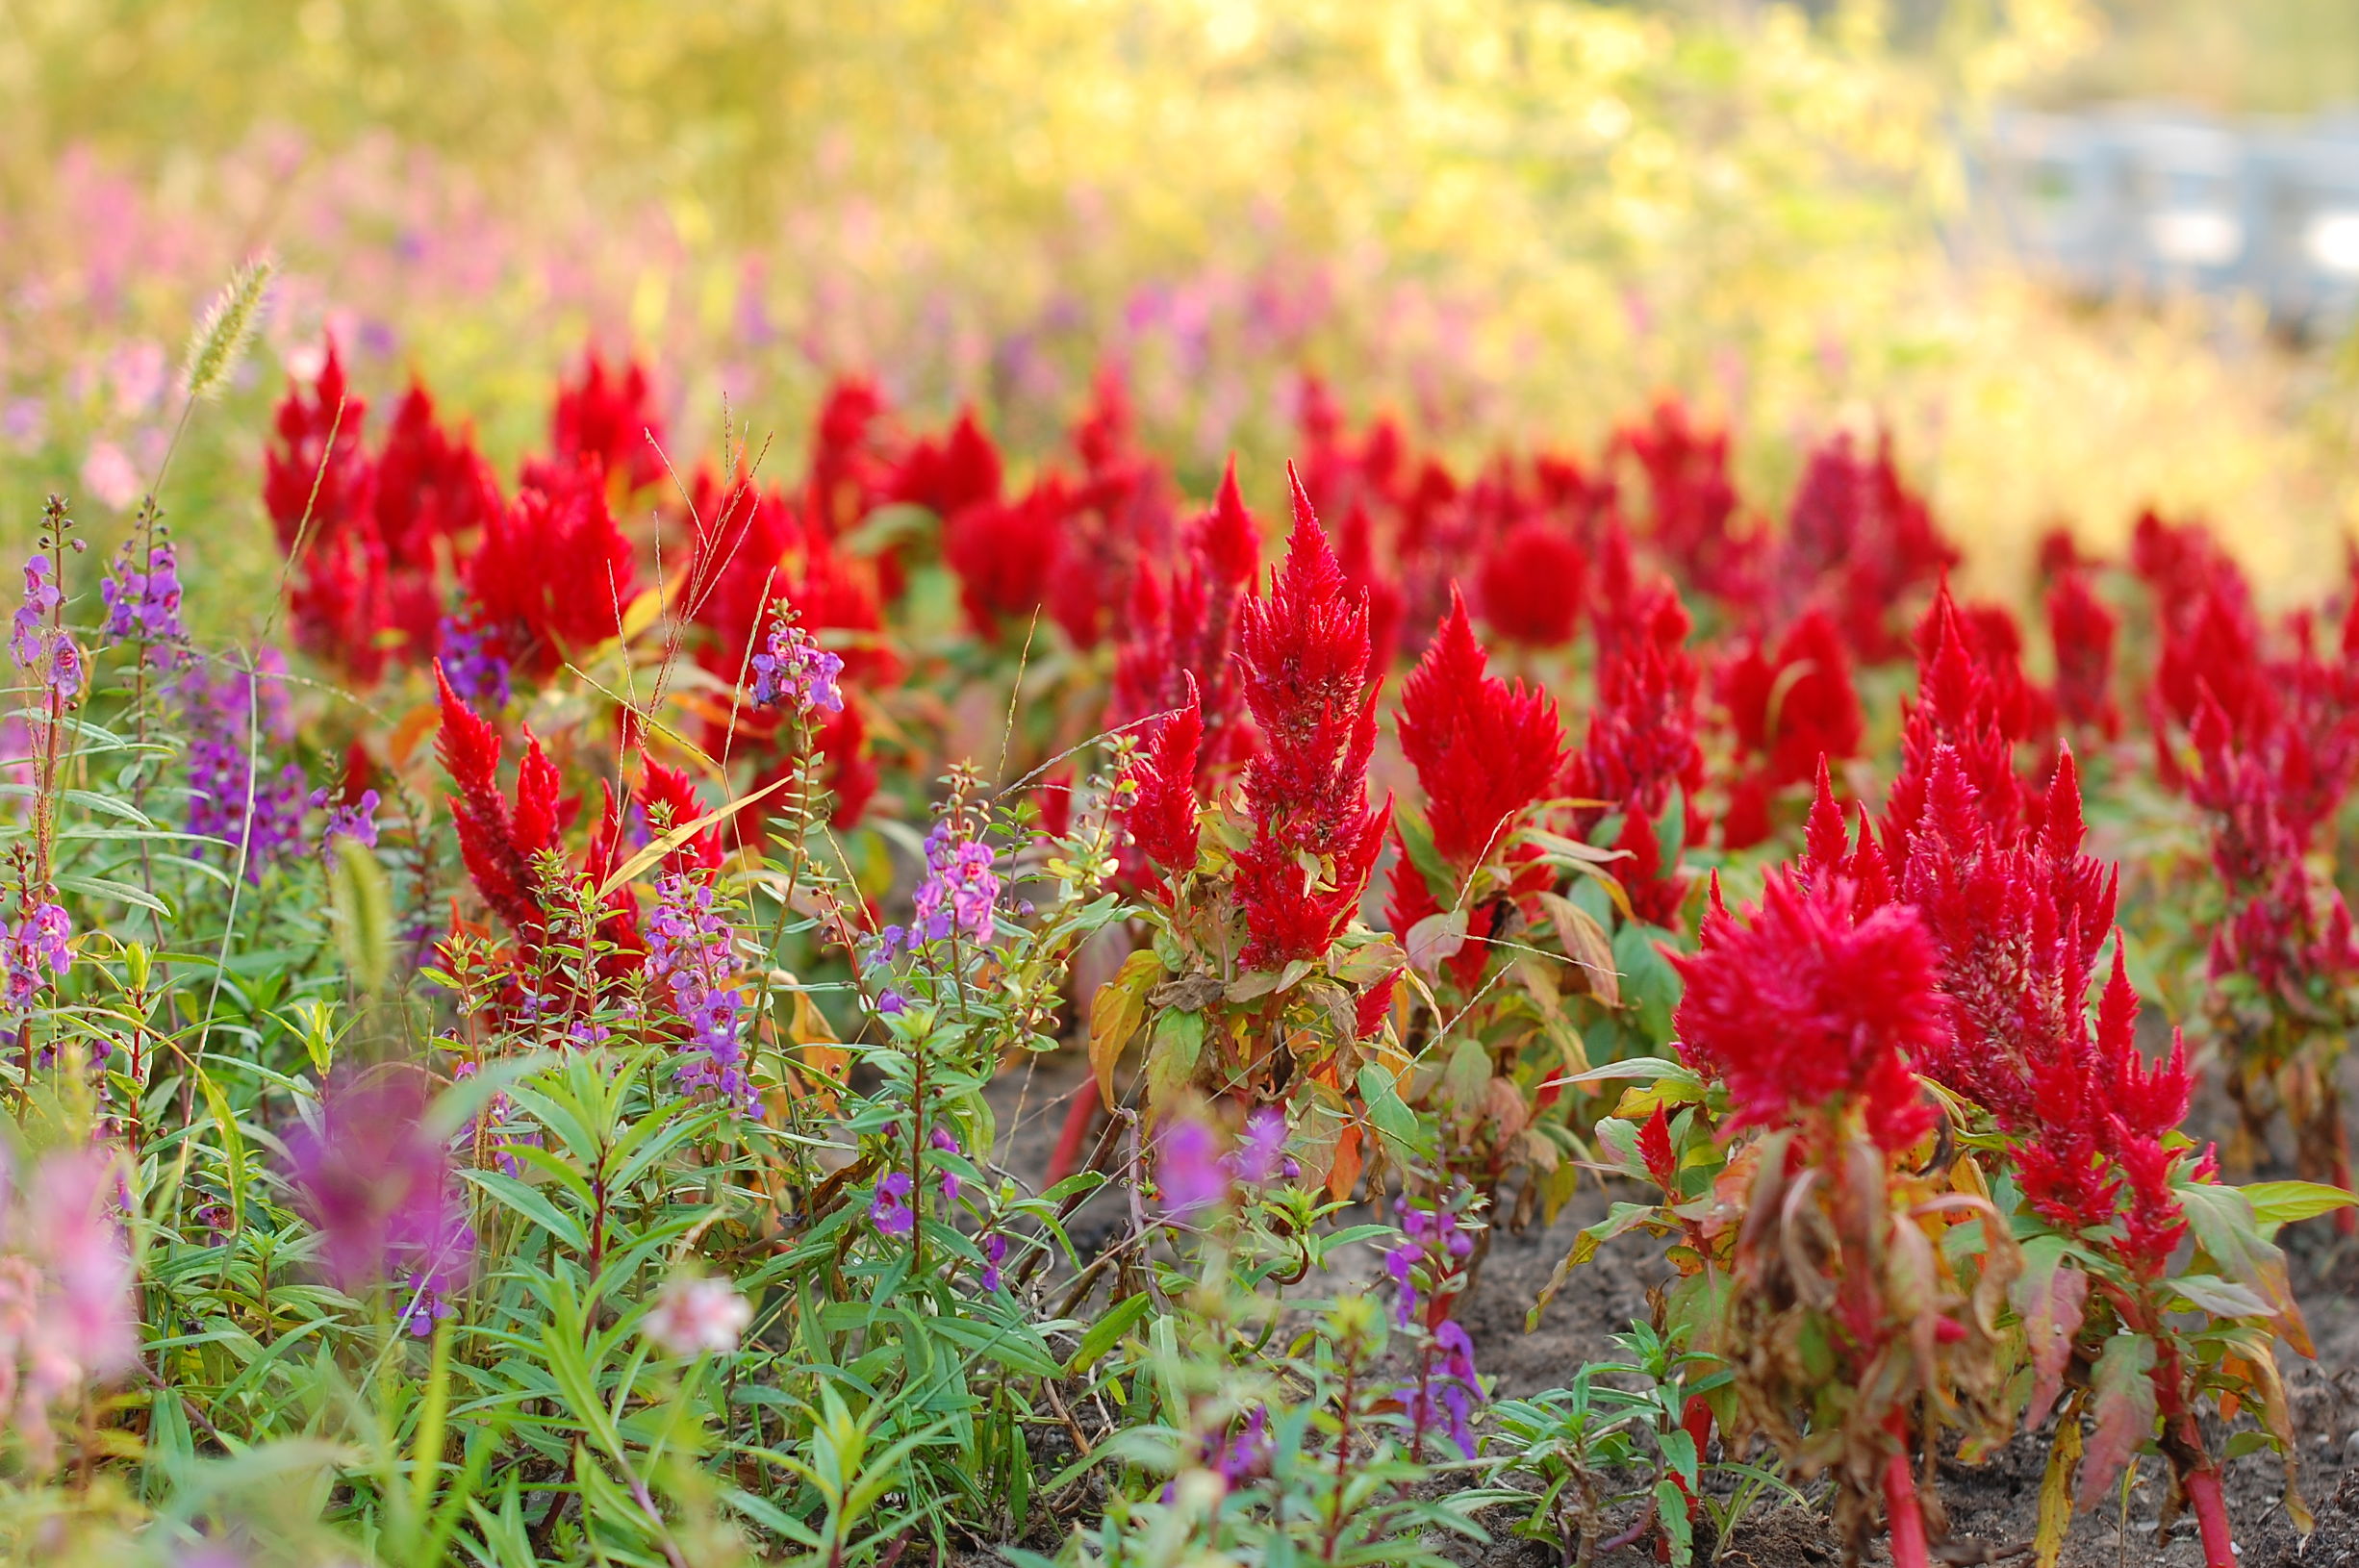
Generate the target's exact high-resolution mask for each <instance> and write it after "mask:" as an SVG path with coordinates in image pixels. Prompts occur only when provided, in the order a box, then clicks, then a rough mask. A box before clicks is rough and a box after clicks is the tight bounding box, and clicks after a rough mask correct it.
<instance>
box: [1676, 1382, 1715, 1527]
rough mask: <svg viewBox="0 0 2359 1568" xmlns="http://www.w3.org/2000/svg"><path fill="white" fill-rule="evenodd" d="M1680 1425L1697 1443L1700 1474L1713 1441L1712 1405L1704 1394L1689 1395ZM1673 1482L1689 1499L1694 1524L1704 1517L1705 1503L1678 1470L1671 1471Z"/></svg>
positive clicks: (1697, 1468) (1696, 1454)
mask: <svg viewBox="0 0 2359 1568" xmlns="http://www.w3.org/2000/svg"><path fill="white" fill-rule="evenodd" d="M1679 1427H1680V1430H1682V1431H1684V1432H1686V1433H1687V1436H1688V1437H1689V1438H1690V1439H1691V1440H1692V1441H1693V1442H1694V1444H1695V1468H1696V1473H1697V1474H1698V1475H1699V1476H1700V1475H1702V1474H1703V1470H1704V1449H1705V1447H1706V1445H1708V1444H1709V1443H1711V1441H1712V1406H1711V1405H1710V1404H1707V1403H1705V1400H1704V1396H1703V1395H1701V1394H1690V1395H1688V1396H1687V1404H1685V1405H1683V1406H1682V1407H1681V1409H1680V1412H1679ZM1671 1483H1672V1484H1673V1485H1675V1486H1677V1487H1678V1488H1679V1495H1680V1496H1682V1497H1684V1498H1686V1499H1687V1522H1688V1523H1689V1524H1691V1525H1692V1524H1694V1523H1695V1522H1696V1521H1697V1520H1698V1519H1700V1518H1702V1517H1703V1513H1704V1505H1703V1504H1701V1503H1699V1502H1698V1501H1696V1496H1695V1494H1694V1493H1693V1492H1691V1491H1689V1490H1688V1489H1687V1480H1686V1479H1685V1478H1683V1477H1682V1476H1681V1475H1680V1474H1679V1472H1678V1471H1676V1470H1674V1471H1672V1472H1671Z"/></svg>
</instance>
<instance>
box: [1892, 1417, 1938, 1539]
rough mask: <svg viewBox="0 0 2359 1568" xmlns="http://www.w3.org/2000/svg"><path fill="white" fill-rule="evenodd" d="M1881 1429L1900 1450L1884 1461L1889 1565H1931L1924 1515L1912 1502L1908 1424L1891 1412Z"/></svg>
mask: <svg viewBox="0 0 2359 1568" xmlns="http://www.w3.org/2000/svg"><path fill="white" fill-rule="evenodd" d="M1884 1427H1885V1429H1886V1430H1887V1431H1889V1432H1890V1433H1891V1434H1892V1435H1893V1436H1894V1437H1897V1438H1899V1439H1900V1451H1899V1452H1898V1453H1896V1454H1892V1455H1891V1456H1890V1457H1889V1458H1887V1459H1886V1460H1885V1461H1884V1512H1885V1516H1886V1522H1887V1524H1888V1525H1889V1527H1890V1530H1891V1532H1892V1568H1932V1559H1931V1558H1930V1557H1929V1556H1928V1555H1926V1552H1925V1516H1924V1514H1923V1512H1922V1511H1920V1510H1919V1509H1918V1507H1917V1505H1916V1477H1915V1475H1914V1474H1913V1473H1912V1472H1911V1471H1910V1468H1909V1424H1908V1421H1907V1419H1906V1418H1905V1417H1903V1416H1902V1415H1901V1414H1900V1413H1899V1412H1898V1411H1896V1410H1895V1411H1894V1412H1893V1413H1892V1414H1891V1415H1890V1417H1888V1418H1886V1420H1885V1423H1884Z"/></svg>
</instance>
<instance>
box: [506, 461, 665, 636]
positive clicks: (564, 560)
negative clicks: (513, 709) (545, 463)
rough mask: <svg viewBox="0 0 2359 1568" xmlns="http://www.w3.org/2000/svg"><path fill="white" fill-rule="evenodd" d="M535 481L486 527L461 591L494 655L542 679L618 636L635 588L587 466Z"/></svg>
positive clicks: (597, 480) (625, 543)
mask: <svg viewBox="0 0 2359 1568" xmlns="http://www.w3.org/2000/svg"><path fill="white" fill-rule="evenodd" d="M540 479H541V483H540V484H538V485H527V486H526V487H525V488H524V489H523V490H522V491H520V493H518V495H517V498H516V500H515V503H514V504H513V505H511V506H509V507H508V508H506V509H505V510H504V511H501V512H499V513H496V514H495V515H494V516H493V518H491V520H490V521H489V522H488V523H487V525H486V526H485V528H484V532H483V543H482V544H481V545H480V546H479V547H478V548H477V549H476V551H475V554H474V556H473V558H472V559H470V560H469V562H468V564H467V587H468V593H469V597H471V598H472V599H473V600H474V604H475V611H476V615H477V616H478V618H479V622H480V624H481V625H482V626H483V627H484V628H485V630H486V631H487V632H489V633H490V634H491V635H492V636H493V637H495V638H496V639H497V642H498V645H499V651H500V652H501V654H502V655H503V656H505V657H506V658H507V659H508V660H509V661H510V662H511V663H512V664H513V665H514V666H515V668H516V670H517V671H518V672H519V673H520V674H522V675H524V676H526V677H528V678H532V679H537V680H545V679H546V678H547V677H548V676H550V675H552V674H554V673H556V671H557V669H558V667H559V666H560V665H562V664H563V663H564V662H565V661H566V660H568V659H570V658H573V657H576V656H578V655H579V654H580V653H582V652H583V651H585V650H587V649H590V648H594V647H596V646H597V645H599V644H600V643H603V642H605V641H607V640H608V639H610V638H613V637H616V636H618V635H620V634H621V625H622V612H623V609H624V607H626V606H627V605H628V604H629V603H630V602H631V600H632V598H633V597H635V596H636V594H637V593H638V583H637V568H636V564H635V562H634V561H633V558H632V554H631V546H630V541H629V540H627V539H625V538H624V537H623V535H622V530H621V528H620V527H618V526H617V525H616V522H615V518H614V514H613V513H612V512H610V511H609V510H607V505H606V488H605V483H604V480H603V477H602V473H601V470H600V469H599V468H598V467H597V465H596V462H594V461H592V462H585V463H584V464H583V465H582V466H580V467H577V468H571V469H568V470H562V471H559V470H544V471H543V472H542V473H541V474H540Z"/></svg>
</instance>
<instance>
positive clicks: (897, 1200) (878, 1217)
mask: <svg viewBox="0 0 2359 1568" xmlns="http://www.w3.org/2000/svg"><path fill="white" fill-rule="evenodd" d="M868 1217H869V1219H870V1220H872V1221H873V1222H875V1226H876V1233H877V1234H878V1235H880V1236H905V1235H907V1234H909V1229H910V1227H912V1226H914V1225H916V1224H917V1215H916V1213H915V1212H914V1211H913V1210H912V1209H911V1208H910V1207H909V1173H908V1172H906V1171H895V1172H893V1173H892V1174H890V1175H889V1176H885V1177H884V1178H883V1179H882V1180H880V1181H878V1182H877V1183H876V1196H875V1198H874V1199H872V1200H870V1201H869V1205H868Z"/></svg>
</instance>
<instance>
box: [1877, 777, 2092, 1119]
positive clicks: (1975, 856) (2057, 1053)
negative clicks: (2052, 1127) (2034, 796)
mask: <svg viewBox="0 0 2359 1568" xmlns="http://www.w3.org/2000/svg"><path fill="white" fill-rule="evenodd" d="M2081 832H2082V828H2081V808H2080V784H2079V778H2078V774H2077V772H2076V771H2075V769H2074V767H2073V763H2072V755H2071V753H2070V752H2068V751H2067V752H2066V753H2064V755H2063V757H2062V758H2061V759H2060V761H2059V764H2058V767H2057V769H2056V773H2055V777H2054V778H2053V779H2052V780H2051V781H2050V783H2049V786H2048V797H2047V799H2046V802H2045V805H2044V809H2043V811H2042V825H2041V828H2040V831H2039V832H2038V833H2036V834H2035V833H2032V832H2029V831H2025V830H2014V829H2003V828H2001V827H2000V826H1999V825H1998V824H1996V823H1993V822H1991V819H1990V818H1989V817H1988V816H1987V815H1986V814H1985V813H1984V812H1983V811H1982V810H1981V808H1980V802H1979V801H1978V800H1977V799H1976V798H1975V797H1974V785H1973V783H1972V782H1971V781H1970V780H1969V779H1968V778H1967V776H1966V770H1965V767H1964V766H1963V764H1962V762H1961V760H1960V756H1959V753H1958V752H1957V750H1956V749H1955V748H1954V747H1950V746H1942V747H1940V749H1939V751H1938V752H1937V754H1936V757H1935V760H1934V767H1933V774H1932V778H1931V781H1930V784H1929V787H1928V790H1927V797H1926V808H1925V811H1924V813H1923V815H1922V817H1921V818H1920V819H1919V822H1918V825H1917V828H1916V830H1915V833H1914V835H1913V836H1912V839H1911V843H1910V847H1909V859H1908V865H1907V870H1906V873H1905V874H1904V876H1903V877H1902V879H1901V883H1900V887H1899V890H1898V891H1899V894H1900V896H1901V897H1902V898H1905V899H1907V900H1908V901H1909V902H1910V903H1912V904H1914V905H1915V907H1916V910H1917V912H1918V914H1919V915H1920V916H1922V917H1923V919H1924V922H1925V927H1926V929H1927V930H1928V931H1930V932H1931V933H1932V934H1933V937H1934V940H1935V942H1936V943H1938V944H1939V945H1940V950H1941V988H1942V993H1943V996H1944V998H1945V1000H1946V1006H1947V1014H1948V1025H1949V1026H1948V1028H1947V1030H1946V1031H1945V1032H1944V1035H1943V1037H1942V1038H1941V1039H1940V1040H1938V1041H1936V1042H1935V1043H1933V1044H1932V1045H1930V1046H1929V1047H1928V1048H1927V1049H1926V1050H1925V1051H1924V1053H1923V1054H1922V1055H1921V1056H1920V1057H1919V1058H1918V1061H1917V1070H1918V1071H1919V1072H1921V1073H1923V1074H1924V1075H1926V1076H1927V1077H1930V1078H1934V1079H1936V1080H1938V1081H1940V1082H1941V1083H1944V1084H1947V1085H1948V1086H1949V1087H1950V1088H1952V1089H1955V1090H1957V1091H1958V1092H1959V1093H1960V1094H1962V1095H1965V1096H1966V1098H1967V1099H1969V1100H1974V1101H1975V1102H1976V1103H1978V1104H1980V1105H1982V1106H1984V1107H1985V1108H1986V1109H1988V1110H1990V1111H1991V1114H1992V1115H1994V1116H1995V1117H1996V1118H1997V1119H1998V1122H1999V1125H2001V1126H2002V1127H2006V1128H2008V1129H2010V1130H2020V1129H2023V1128H2026V1127H2028V1126H2030V1125H2032V1123H2033V1120H2034V1112H2035V1101H2036V1099H2037V1096H2038V1092H2039V1081H2040V1077H2041V1075H2042V1073H2043V1072H2044V1071H2046V1070H2048V1069H2049V1068H2050V1067H2052V1066H2053V1064H2055V1063H2058V1062H2064V1061H2067V1060H2071V1059H2074V1058H2076V1057H2077V1056H2078V1055H2079V1054H2081V1053H2082V1051H2083V1050H2085V1047H2084V1045H2083V1044H2082V1042H2083V1041H2084V1039H2085V1036H2086V1033H2087V1027H2086V1023H2085V1021H2084V1020H2083V1018H2082V1013H2081V1009H2082V1001H2083V999H2084V998H2085V997H2086V996H2087V995H2088V992H2089V981H2090V977H2091V975H2092V974H2093V972H2094V967H2095V962H2096V955H2097V952H2098V950H2099V949H2100V948H2103V947H2104V945H2105V940H2106V938H2107V936H2108V935H2109V934H2110V933H2111V931H2112V929H2113V920H2114V901H2115V893H2116V878H2115V875H2114V873H2112V872H2111V871H2110V870H2109V869H2108V868H2106V867H2104V866H2102V865H2100V864H2099V863H2098V862H2096V861H2094V860H2093V859H2090V858H2089V857H2088V856H2086V855H2083V854H2082V853H2081Z"/></svg>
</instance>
